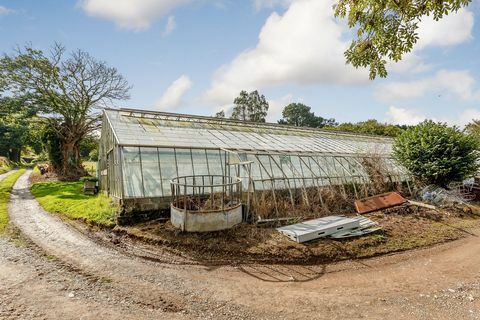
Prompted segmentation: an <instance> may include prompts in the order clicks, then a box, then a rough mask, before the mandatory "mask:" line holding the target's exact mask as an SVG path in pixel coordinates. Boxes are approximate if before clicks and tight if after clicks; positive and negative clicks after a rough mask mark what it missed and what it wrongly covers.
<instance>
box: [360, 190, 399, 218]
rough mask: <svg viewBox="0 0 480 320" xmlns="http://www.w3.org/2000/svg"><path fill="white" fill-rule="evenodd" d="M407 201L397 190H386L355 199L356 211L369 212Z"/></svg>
mask: <svg viewBox="0 0 480 320" xmlns="http://www.w3.org/2000/svg"><path fill="white" fill-rule="evenodd" d="M406 202H407V199H405V198H404V197H402V196H401V195H400V194H399V193H398V192H388V193H383V194H379V195H376V196H373V197H368V198H364V199H360V200H355V208H356V209H357V212H358V213H361V214H363V213H369V212H374V211H379V210H382V209H386V208H391V207H396V206H399V205H402V204H404V203H406Z"/></svg>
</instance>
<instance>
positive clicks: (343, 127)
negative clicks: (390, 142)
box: [325, 119, 407, 137]
mask: <svg viewBox="0 0 480 320" xmlns="http://www.w3.org/2000/svg"><path fill="white" fill-rule="evenodd" d="M406 128H407V127H406V126H399V125H393V124H387V123H380V122H378V121H377V120H374V119H370V120H367V121H362V122H357V123H349V122H347V123H341V124H339V125H338V126H327V127H325V129H328V130H338V131H345V132H354V133H361V134H373V135H378V136H388V137H396V136H398V135H399V134H401V133H402V132H403V131H404V130H405V129H406Z"/></svg>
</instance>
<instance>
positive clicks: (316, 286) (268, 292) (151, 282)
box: [0, 173, 480, 319]
mask: <svg viewBox="0 0 480 320" xmlns="http://www.w3.org/2000/svg"><path fill="white" fill-rule="evenodd" d="M9 210H10V216H11V219H12V221H13V222H14V224H15V225H16V226H17V227H18V228H19V229H20V230H21V232H22V233H23V234H24V235H26V236H27V237H28V238H30V239H31V240H32V242H33V243H34V244H35V245H36V246H38V247H39V248H41V249H42V250H43V251H45V252H46V253H47V254H48V255H52V256H55V257H57V258H58V260H59V261H54V262H51V261H47V262H46V261H45V260H48V259H46V258H45V257H44V256H41V255H39V254H38V253H37V251H38V250H36V249H35V247H33V246H30V247H28V248H18V247H15V246H13V245H12V243H11V242H7V241H3V240H2V241H1V242H0V248H1V249H0V250H1V251H2V258H1V259H0V278H1V282H0V298H1V300H2V301H5V302H6V303H7V306H11V307H10V308H12V306H13V308H14V309H20V310H25V311H24V312H23V313H21V314H19V315H15V314H14V313H12V312H13V311H11V310H10V311H9V310H3V309H2V308H3V305H2V307H1V308H0V317H2V316H3V317H9V316H11V317H13V318H15V317H16V316H18V317H21V318H25V317H27V318H28V317H32V318H36V317H47V318H55V317H56V316H55V315H56V314H57V313H55V312H57V311H58V310H59V309H61V310H62V312H64V313H63V314H64V315H67V316H66V317H69V316H68V315H70V316H72V317H73V318H80V317H82V316H83V315H84V316H85V318H95V317H96V316H98V314H97V315H95V314H93V313H92V308H94V309H98V308H99V309H98V310H102V311H103V312H104V314H102V316H103V317H104V318H111V319H116V318H120V317H126V318H128V317H129V314H130V313H129V312H132V313H131V314H136V315H137V316H138V317H139V318H168V319H175V318H178V319H190V318H202V319H203V318H212V319H221V318H224V319H235V318H238V319H249V318H255V319H301V318H309V319H312V318H314V319H327V318H328V319H332V318H333V319H344V318H350V319H362V318H368V319H384V318H386V317H391V316H392V315H395V316H397V317H398V318H401V319H453V318H454V319H480V272H479V271H480V267H479V265H480V238H478V237H477V236H476V235H471V236H469V237H466V238H465V239H462V240H459V241H455V242H452V243H449V244H446V245H441V246H437V247H435V248H431V249H425V250H418V251H412V252H409V253H404V254H398V255H392V256H385V257H381V258H376V259H369V260H363V261H354V262H346V263H340V264H333V265H326V266H322V265H316V266H294V265H258V264H254V265H252V264H245V265H239V266H236V267H232V266H221V267H211V266H202V265H191V264H185V265H182V264H169V263H157V262H151V261H146V260H142V259H137V258H132V257H130V256H128V255H125V254H123V253H120V252H119V251H117V250H115V249H112V248H110V247H106V246H103V245H101V244H98V243H96V242H94V241H92V240H91V239H90V238H89V237H86V236H85V235H84V234H82V233H80V232H78V231H76V230H74V229H72V228H71V227H69V226H67V225H65V224H64V223H63V222H62V221H60V220H59V219H58V218H56V217H53V216H51V215H49V214H47V213H45V212H44V211H43V210H42V209H41V207H40V206H39V205H38V203H37V202H36V201H35V200H34V199H33V198H32V196H31V195H30V193H29V191H28V173H26V174H25V175H23V176H22V177H21V178H20V179H19V181H18V182H17V184H16V185H15V187H14V194H13V195H12V201H11V203H10V206H9ZM475 233H477V232H475ZM18 257H21V258H18ZM45 263H47V266H45ZM17 265H18V267H17ZM32 266H34V267H32ZM65 266H70V267H68V268H67V267H65ZM49 268H50V269H49ZM64 268H66V269H64ZM44 269H47V270H52V271H51V272H49V273H48V274H49V275H52V274H53V275H54V276H52V278H53V279H52V281H53V282H54V283H55V281H57V280H58V281H60V282H62V281H65V282H67V283H70V282H71V281H77V282H75V283H77V284H78V286H79V288H78V289H76V290H77V291H78V292H80V293H79V295H78V297H77V295H74V297H73V298H70V297H68V295H67V298H65V291H64V290H60V291H59V290H57V289H56V287H55V286H53V287H52V284H51V283H50V282H49V281H44V280H43V278H41V277H40V278H39V277H38V273H43V272H44ZM32 270H33V271H32ZM19 279H23V280H19ZM47 279H48V277H47ZM62 279H64V280H62ZM75 279H80V280H75ZM92 279H93V280H92ZM82 281H85V283H84V284H82V283H83V282H82ZM18 283H20V284H18ZM92 283H94V284H95V285H92ZM22 288H23V289H22ZM24 288H28V289H29V290H24ZM43 291H47V292H48V294H49V295H51V296H52V298H51V299H47V300H46V299H40V298H38V297H39V296H41V295H42V294H41V292H43ZM104 292H106V295H107V296H111V301H109V300H105V299H104V298H102V297H103V295H102V294H103V293H104ZM47 296H48V295H47ZM32 297H33V298H34V299H31V298H32ZM35 297H37V299H35ZM30 299H31V300H30ZM72 300H73V301H72ZM22 301H24V302H23V303H22ZM75 301H78V302H79V303H78V304H77V305H76V304H75V303H74V302H75ZM80 302H82V303H83V302H84V303H85V306H84V305H83V304H82V303H80ZM80 305H81V306H84V307H81V308H80V307H79V306H80ZM125 305H127V309H126V310H128V311H129V312H122V311H121V310H123V308H124V307H125ZM88 306H90V307H88ZM7 309H8V308H7ZM70 309H71V310H70ZM29 312H33V313H32V314H30V313H29ZM42 312H43V313H42ZM69 312H70V313H69ZM119 314H121V316H119Z"/></svg>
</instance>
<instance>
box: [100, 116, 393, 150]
mask: <svg viewBox="0 0 480 320" xmlns="http://www.w3.org/2000/svg"><path fill="white" fill-rule="evenodd" d="M104 110H105V111H114V112H118V113H120V112H126V113H130V116H132V117H138V116H135V115H132V113H140V114H145V115H157V116H164V117H173V118H188V119H193V120H199V121H202V120H208V121H214V122H217V123H220V124H222V123H223V124H232V125H238V126H246V127H262V126H263V127H266V128H275V129H286V130H288V131H297V132H317V133H323V134H326V135H332V136H342V137H355V138H366V139H368V140H386V141H388V142H391V141H392V140H393V138H391V137H387V136H378V135H373V134H360V133H353V132H348V131H338V130H325V129H322V128H309V127H295V126H290V125H284V124H278V123H271V122H251V121H242V120H235V119H226V118H216V117H209V116H201V115H191V114H182V113H173V112H165V111H153V110H142V109H132V108H117V109H116V108H104ZM177 121H182V120H177Z"/></svg>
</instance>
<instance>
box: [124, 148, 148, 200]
mask: <svg viewBox="0 0 480 320" xmlns="http://www.w3.org/2000/svg"><path fill="white" fill-rule="evenodd" d="M123 181H124V188H125V196H126V197H142V196H143V186H142V170H141V167H140V152H139V148H133V147H124V148H123Z"/></svg>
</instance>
